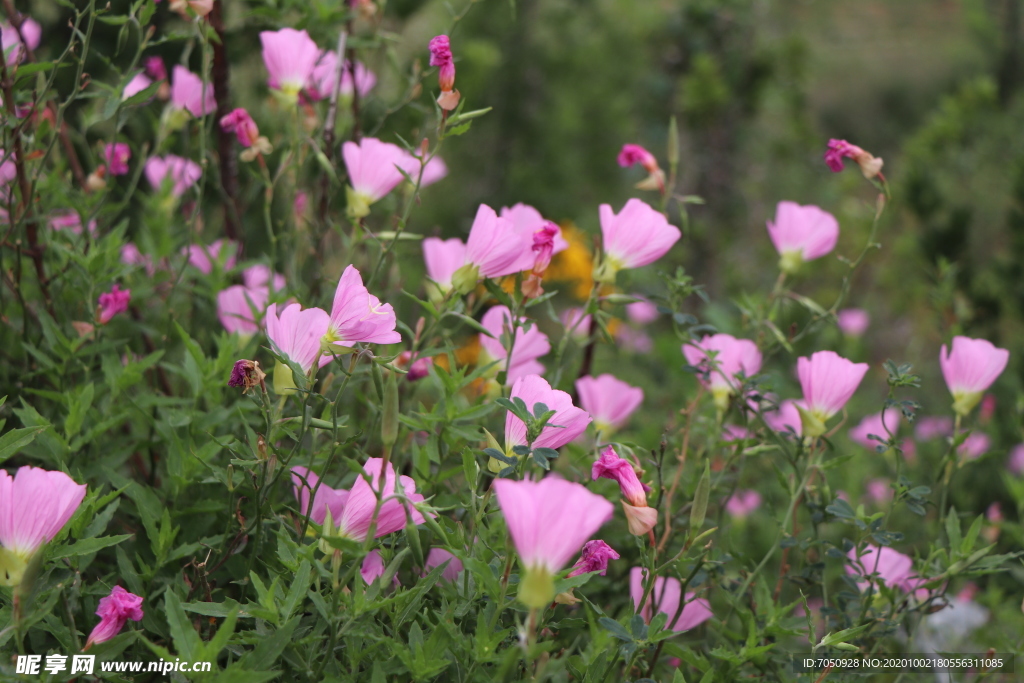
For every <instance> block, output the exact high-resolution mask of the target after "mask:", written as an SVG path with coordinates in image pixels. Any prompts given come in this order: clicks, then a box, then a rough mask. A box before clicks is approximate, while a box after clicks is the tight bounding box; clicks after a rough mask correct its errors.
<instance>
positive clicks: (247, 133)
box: [220, 108, 260, 147]
mask: <svg viewBox="0 0 1024 683" xmlns="http://www.w3.org/2000/svg"><path fill="white" fill-rule="evenodd" d="M220 127H221V128H223V129H224V131H225V132H228V133H234V134H235V137H236V138H238V144H240V145H241V146H242V147H252V146H253V144H254V143H255V142H256V139H257V138H259V136H260V129H259V127H257V126H256V122H255V121H253V120H252V117H251V116H249V112H247V111H246V110H245V109H241V108H239V109H235V110H234V111H232V112H231V113H230V114H228V115H227V116H224V117H222V118H221V120H220Z"/></svg>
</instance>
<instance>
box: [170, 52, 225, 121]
mask: <svg viewBox="0 0 1024 683" xmlns="http://www.w3.org/2000/svg"><path fill="white" fill-rule="evenodd" d="M171 76H172V78H171V107H173V108H174V109H179V110H181V109H184V110H187V111H188V112H189V113H190V114H192V116H195V117H196V118H201V117H203V116H206V115H207V114H212V113H213V112H214V111H216V109H217V101H216V100H215V99H214V97H213V84H212V83H209V82H208V83H207V84H206V87H203V79H202V78H200V77H199V76H197V75H196V74H194V73H192V72H191V71H189V70H188V69H186V68H185V67H183V66H181V65H180V64H176V65H175V67H174V70H173V71H172V72H171Z"/></svg>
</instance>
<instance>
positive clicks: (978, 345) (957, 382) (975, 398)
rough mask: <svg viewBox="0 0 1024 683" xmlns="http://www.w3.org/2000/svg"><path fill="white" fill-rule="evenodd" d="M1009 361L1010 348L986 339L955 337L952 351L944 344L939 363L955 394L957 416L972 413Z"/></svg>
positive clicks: (954, 407)
mask: <svg viewBox="0 0 1024 683" xmlns="http://www.w3.org/2000/svg"><path fill="white" fill-rule="evenodd" d="M1009 360H1010V352H1009V351H1007V350H1006V349H1000V348H997V347H996V346H995V345H994V344H992V342H990V341H988V340H987V339H971V338H970V337H953V343H952V348H951V349H950V350H949V351H947V350H946V345H945V344H943V345H942V351H941V352H940V353H939V365H940V366H942V376H943V377H945V379H946V386H947V387H949V393H951V394H953V410H954V411H956V413H957V414H958V415H967V414H968V413H970V412H971V411H972V410H973V409H974V406H976V405H978V402H979V401H980V400H981V397H982V394H983V393H984V392H985V390H986V389H988V388H989V387H990V386H992V383H993V382H995V381H996V378H997V377H999V375H1000V374H1002V372H1003V370H1005V369H1006V363H1007V362H1008V361H1009Z"/></svg>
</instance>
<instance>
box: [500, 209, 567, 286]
mask: <svg viewBox="0 0 1024 683" xmlns="http://www.w3.org/2000/svg"><path fill="white" fill-rule="evenodd" d="M498 216H500V217H501V218H504V219H505V220H507V221H511V223H512V229H513V230H515V231H516V233H517V234H519V235H521V236H522V237H523V241H524V242H525V243H527V244H531V245H532V244H533V239H534V235H535V234H536V233H537V232H539V231H541V230H544V229H546V228H551V227H553V228H554V230H555V234H554V248H553V249H552V252H551V253H552V254H557V253H559V252H561V251H564V250H566V249H568V248H569V242H568V241H566V239H565V238H564V237H563V236H562V230H561V228H559V227H558V226H557V225H556V224H555V223H552V222H551V221H549V220H547V219H546V218H544V216H542V215H541V213H540V211H538V210H537V209H535V208H533V207H532V206H530V205H529V204H523V203H522V202H520V203H518V204H516V205H514V206H512V207H511V208H509V207H507V206H503V207H501V211H499V212H498ZM521 259H522V260H521V261H520V264H519V266H520V267H519V268H518V270H520V271H522V270H530V269H531V268H532V267H533V264H534V253H533V251H532V250H526V251H524V252H523V254H522V256H521Z"/></svg>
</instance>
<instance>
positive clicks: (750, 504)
mask: <svg viewBox="0 0 1024 683" xmlns="http://www.w3.org/2000/svg"><path fill="white" fill-rule="evenodd" d="M759 507H761V494H760V493H758V492H757V491H753V490H746V491H737V492H736V493H734V494H732V496H731V497H730V498H729V500H727V501H726V502H725V511H726V512H728V513H729V516H730V517H735V518H737V519H743V518H744V517H747V516H748V515H750V513H751V512H753V511H754V510H756V509H757V508H759Z"/></svg>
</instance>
